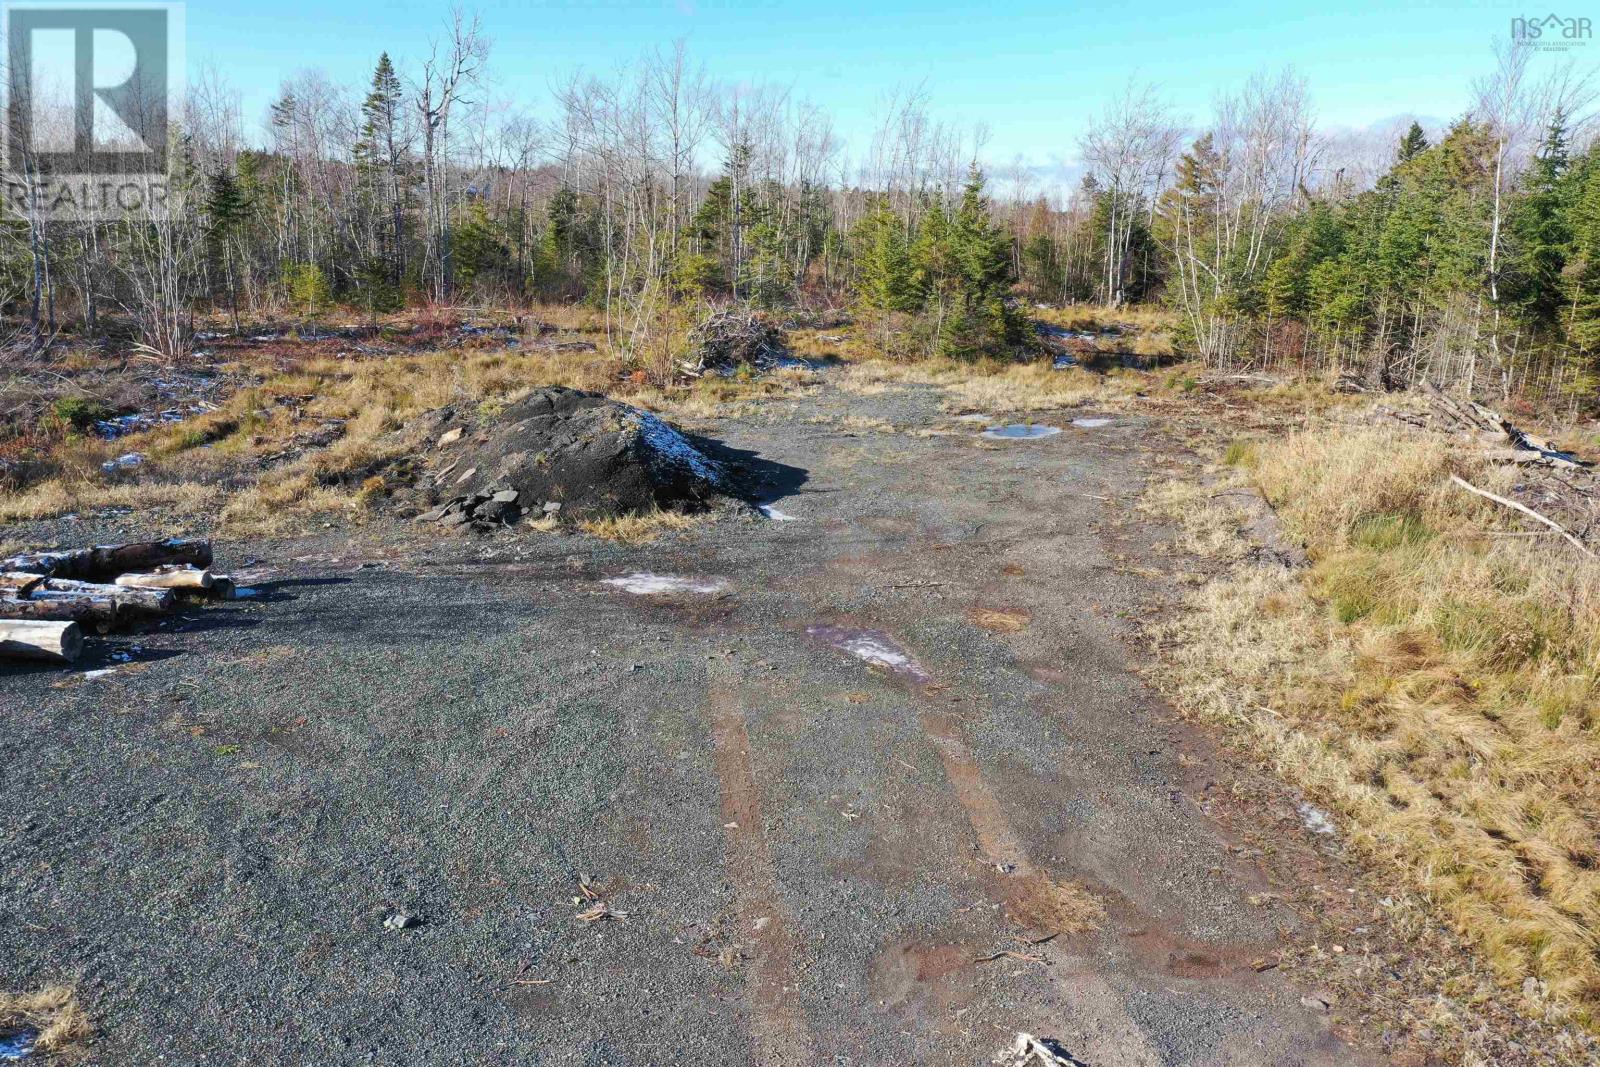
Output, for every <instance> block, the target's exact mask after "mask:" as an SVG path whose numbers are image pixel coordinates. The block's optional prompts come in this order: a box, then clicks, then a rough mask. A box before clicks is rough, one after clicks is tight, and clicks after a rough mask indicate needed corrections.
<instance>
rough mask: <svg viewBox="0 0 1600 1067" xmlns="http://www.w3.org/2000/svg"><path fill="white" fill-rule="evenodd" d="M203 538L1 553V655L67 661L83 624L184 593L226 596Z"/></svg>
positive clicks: (103, 626) (143, 609) (109, 622)
mask: <svg viewBox="0 0 1600 1067" xmlns="http://www.w3.org/2000/svg"><path fill="white" fill-rule="evenodd" d="M234 594H235V589H234V584H233V581H232V579H230V578H228V577H227V576H226V575H219V574H213V573H212V572H211V544H210V542H208V541H144V542H136V543H133V544H124V545H99V546H96V547H94V548H80V549H70V550H67V551H61V552H28V553H24V554H22V555H20V556H12V557H10V558H9V559H0V657H5V658H22V659H46V660H57V661H66V662H69V663H70V662H71V661H73V660H74V659H76V658H77V657H78V654H79V652H81V651H82V648H83V636H82V629H83V628H92V629H93V630H95V631H96V632H97V633H109V632H110V631H111V630H113V629H117V628H119V627H124V626H129V625H136V624H139V623H142V622H148V621H150V620H152V619H156V618H159V617H161V616H164V615H170V614H172V613H173V612H174V611H176V610H177V608H178V605H179V603H180V602H181V601H182V600H184V599H187V598H203V599H208V600H230V599H232V598H233V596H234Z"/></svg>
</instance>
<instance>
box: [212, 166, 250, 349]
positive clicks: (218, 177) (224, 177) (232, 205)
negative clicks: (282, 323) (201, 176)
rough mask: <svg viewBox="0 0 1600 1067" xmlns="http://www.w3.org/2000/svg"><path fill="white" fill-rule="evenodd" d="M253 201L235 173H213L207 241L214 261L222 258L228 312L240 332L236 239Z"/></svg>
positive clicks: (225, 168) (223, 168)
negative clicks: (234, 250)
mask: <svg viewBox="0 0 1600 1067" xmlns="http://www.w3.org/2000/svg"><path fill="white" fill-rule="evenodd" d="M249 211H250V203H249V201H248V200H247V199H246V198H245V194H244V190H243V189H242V188H241V187H240V183H239V182H238V180H237V179H235V178H234V176H233V172H232V171H230V170H229V169H228V168H227V167H222V168H221V169H219V170H218V171H217V172H216V173H215V174H213V175H211V179H210V187H209V189H208V190H207V195H206V216H207V217H208V219H209V220H210V226H209V228H208V231H207V237H208V238H209V241H208V244H209V246H210V249H211V254H212V256H213V260H214V261H219V265H220V267H221V268H222V272H223V276H224V277H225V278H226V279H227V283H228V312H229V315H230V317H231V318H232V319H233V332H234V333H238V332H239V290H238V282H237V279H236V278H235V273H234V260H233V239H234V238H235V237H236V236H237V235H238V232H239V230H240V228H241V227H242V226H243V225H244V222H245V220H246V219H247V218H248V217H249Z"/></svg>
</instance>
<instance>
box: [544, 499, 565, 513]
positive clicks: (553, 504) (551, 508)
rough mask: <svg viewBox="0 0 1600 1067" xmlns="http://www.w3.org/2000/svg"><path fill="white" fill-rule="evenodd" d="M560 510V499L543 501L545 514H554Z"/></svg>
mask: <svg viewBox="0 0 1600 1067" xmlns="http://www.w3.org/2000/svg"><path fill="white" fill-rule="evenodd" d="M560 510H561V501H559V500H547V501H545V504H544V513H545V514H546V515H554V514H555V513H556V512H558V511H560Z"/></svg>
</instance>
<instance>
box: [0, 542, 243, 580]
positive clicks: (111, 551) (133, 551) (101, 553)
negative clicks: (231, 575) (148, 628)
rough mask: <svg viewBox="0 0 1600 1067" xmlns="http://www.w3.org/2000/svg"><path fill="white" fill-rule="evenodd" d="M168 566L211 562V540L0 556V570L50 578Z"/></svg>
mask: <svg viewBox="0 0 1600 1067" xmlns="http://www.w3.org/2000/svg"><path fill="white" fill-rule="evenodd" d="M171 566H189V567H209V566H211V542H209V541H177V540H173V541H137V542H133V543H131V544H125V545H97V546H95V547H94V548H78V549H69V550H67V551H64V552H25V553H23V554H22V555H20V556H12V557H11V558H10V559H5V560H0V570H5V571H30V572H32V573H34V574H47V575H49V576H51V577H52V578H115V577H116V576H117V575H119V574H128V573H129V572H133V571H139V572H149V571H154V570H155V569H157V568H158V567H171Z"/></svg>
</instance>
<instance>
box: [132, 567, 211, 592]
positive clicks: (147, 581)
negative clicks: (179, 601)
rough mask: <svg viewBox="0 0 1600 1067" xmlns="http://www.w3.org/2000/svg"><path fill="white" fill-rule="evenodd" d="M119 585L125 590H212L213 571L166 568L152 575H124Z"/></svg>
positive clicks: (208, 569) (207, 569)
mask: <svg viewBox="0 0 1600 1067" xmlns="http://www.w3.org/2000/svg"><path fill="white" fill-rule="evenodd" d="M117 584H118V585H119V586H122V587H123V588H124V589H210V588H211V569H210V568H209V567H205V568H195V567H166V568H163V569H161V570H158V571H155V572H153V573H150V574H123V575H120V576H118V578H117Z"/></svg>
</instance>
